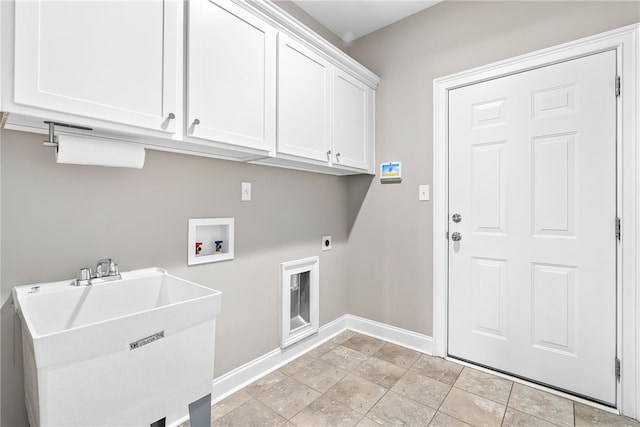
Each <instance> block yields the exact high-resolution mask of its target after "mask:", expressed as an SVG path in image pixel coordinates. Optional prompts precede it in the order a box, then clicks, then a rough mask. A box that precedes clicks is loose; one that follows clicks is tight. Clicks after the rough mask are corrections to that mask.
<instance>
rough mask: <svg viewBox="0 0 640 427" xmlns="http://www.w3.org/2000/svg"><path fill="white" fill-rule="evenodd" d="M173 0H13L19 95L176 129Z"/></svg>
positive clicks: (52, 106)
mask: <svg viewBox="0 0 640 427" xmlns="http://www.w3.org/2000/svg"><path fill="white" fill-rule="evenodd" d="M178 6H179V3H178V2H176V1H175V0H167V1H162V0H136V1H126V2H125V1H105V0H92V1H73V0H64V1H62V0H28V1H16V4H15V69H14V100H13V101H14V102H15V103H16V104H21V105H26V106H30V107H35V108H40V109H46V110H52V111H56V112H62V113H69V114H73V115H77V116H82V117H88V118H92V119H99V120H105V121H110V122H116V123H120V124H127V125H132V126H137V127H142V128H146V129H153V130H160V131H166V132H174V131H175V123H174V122H175V120H173V119H171V118H169V116H170V115H172V117H175V116H173V115H175V114H178V111H176V107H177V105H176V100H177V98H176V96H177V93H176V92H177V87H178V85H177V84H176V72H177V64H178V51H177V48H178V46H177V44H178V43H177V37H178V31H179V29H178V22H177V21H178V19H177V16H178V15H177V13H178Z"/></svg>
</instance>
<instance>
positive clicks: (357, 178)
mask: <svg viewBox="0 0 640 427" xmlns="http://www.w3.org/2000/svg"><path fill="white" fill-rule="evenodd" d="M375 178H376V177H375V175H353V176H350V177H349V178H348V179H349V191H348V195H347V240H348V239H349V237H351V230H353V226H354V225H355V223H356V220H357V219H358V214H359V213H360V210H361V209H362V204H363V203H364V199H365V197H366V196H367V193H368V192H369V188H370V187H371V183H372V182H373V180H374V179H375Z"/></svg>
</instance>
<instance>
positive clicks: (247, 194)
mask: <svg viewBox="0 0 640 427" xmlns="http://www.w3.org/2000/svg"><path fill="white" fill-rule="evenodd" d="M240 200H242V201H243V202H250V201H251V183H250V182H243V183H242V193H241V195H240Z"/></svg>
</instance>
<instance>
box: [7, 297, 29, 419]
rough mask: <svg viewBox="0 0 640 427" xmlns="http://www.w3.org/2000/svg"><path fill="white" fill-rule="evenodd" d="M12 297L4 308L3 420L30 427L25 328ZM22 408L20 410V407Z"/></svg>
mask: <svg viewBox="0 0 640 427" xmlns="http://www.w3.org/2000/svg"><path fill="white" fill-rule="evenodd" d="M11 301H12V299H11V298H8V299H7V301H5V303H4V304H3V305H2V307H1V308H0V316H2V320H1V322H0V325H1V327H2V332H1V333H0V352H1V353H0V354H1V355H0V361H1V362H2V363H1V365H0V378H2V392H1V393H0V396H1V398H2V402H0V408H1V409H2V412H1V413H0V422H1V423H2V425H3V426H12V427H20V426H25V427H26V426H27V425H28V422H27V412H26V409H25V403H24V382H23V379H22V375H23V374H22V372H23V371H22V328H21V325H20V319H19V318H18V315H17V314H16V313H15V312H14V311H13V305H12V303H11ZM17 408H19V409H17Z"/></svg>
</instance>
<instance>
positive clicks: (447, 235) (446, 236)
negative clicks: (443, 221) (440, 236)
mask: <svg viewBox="0 0 640 427" xmlns="http://www.w3.org/2000/svg"><path fill="white" fill-rule="evenodd" d="M444 238H445V239H447V240H449V232H448V231H447V234H445V235H444Z"/></svg>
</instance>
